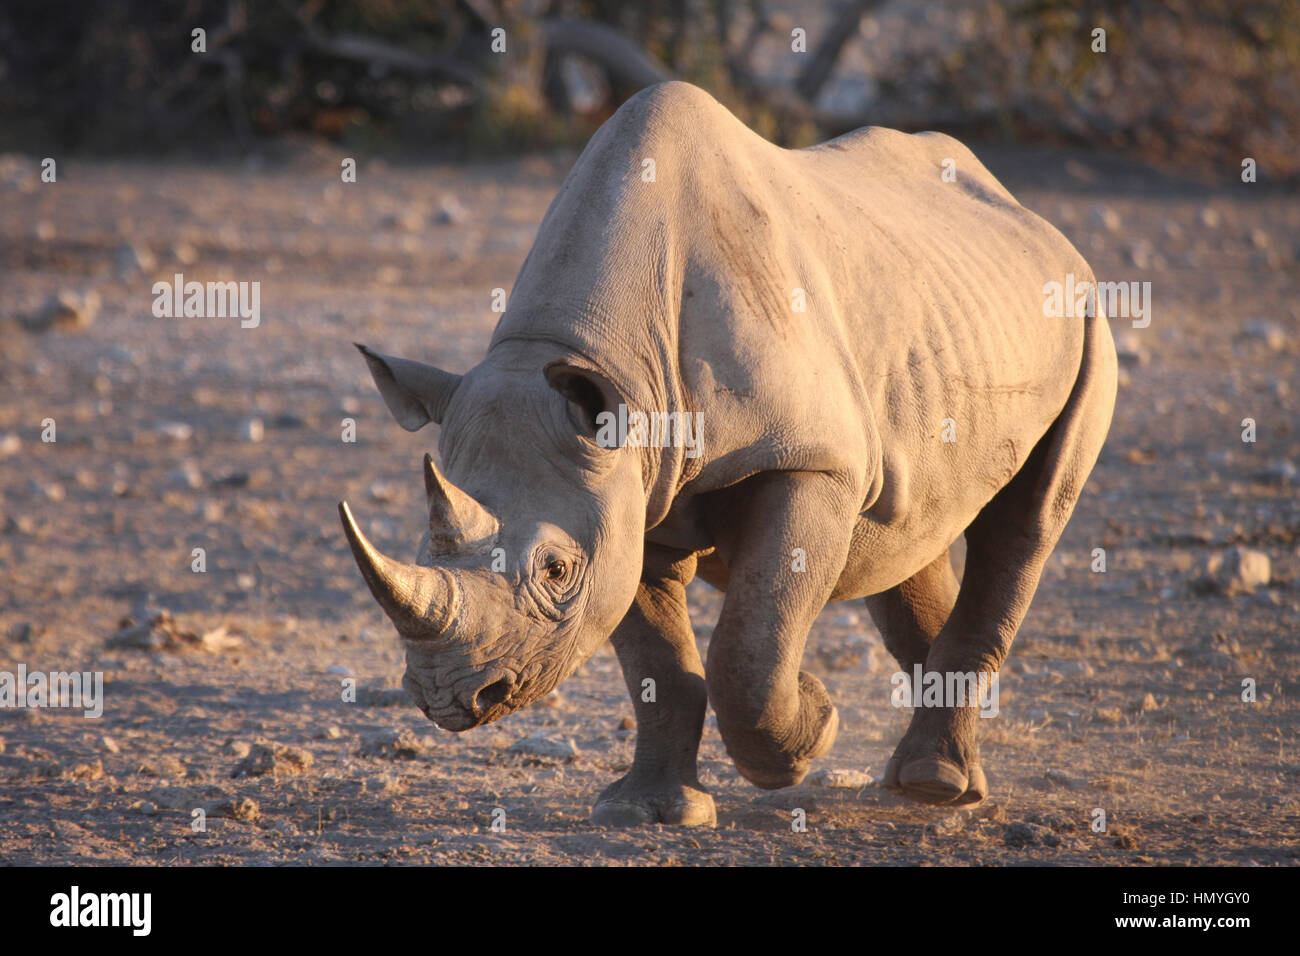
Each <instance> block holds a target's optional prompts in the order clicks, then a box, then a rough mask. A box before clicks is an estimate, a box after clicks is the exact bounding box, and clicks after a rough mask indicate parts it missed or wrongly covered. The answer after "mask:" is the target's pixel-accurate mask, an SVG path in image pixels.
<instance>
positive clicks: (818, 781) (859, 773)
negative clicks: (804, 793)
mask: <svg viewBox="0 0 1300 956" xmlns="http://www.w3.org/2000/svg"><path fill="white" fill-rule="evenodd" d="M808 782H809V783H811V784H812V785H813V786H815V787H827V788H829V789H831V790H862V789H863V788H865V787H869V786H871V773H870V769H869V768H868V769H865V770H840V769H830V768H828V769H826V770H818V771H817V772H816V773H814V774H813V775H812V776H810V777H809V778H808Z"/></svg>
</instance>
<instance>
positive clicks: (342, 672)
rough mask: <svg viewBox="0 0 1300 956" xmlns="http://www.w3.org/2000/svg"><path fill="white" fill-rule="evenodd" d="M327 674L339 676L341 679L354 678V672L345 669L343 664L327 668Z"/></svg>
mask: <svg viewBox="0 0 1300 956" xmlns="http://www.w3.org/2000/svg"><path fill="white" fill-rule="evenodd" d="M325 673H326V674H337V675H338V676H340V677H351V676H352V671H351V670H350V669H349V668H347V667H344V666H343V665H342V664H331V665H330V666H329V667H327V668H325Z"/></svg>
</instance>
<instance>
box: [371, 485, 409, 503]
mask: <svg viewBox="0 0 1300 956" xmlns="http://www.w3.org/2000/svg"><path fill="white" fill-rule="evenodd" d="M366 491H367V493H368V494H369V495H370V497H371V498H373V499H375V501H395V500H396V499H397V496H398V495H399V494H401V489H400V488H398V486H397V485H395V484H393V483H392V482H388V481H372V482H371V483H370V487H369V488H367V489H366Z"/></svg>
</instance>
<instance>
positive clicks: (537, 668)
mask: <svg viewBox="0 0 1300 956" xmlns="http://www.w3.org/2000/svg"><path fill="white" fill-rule="evenodd" d="M358 348H360V349H361V351H362V354H364V355H365V357H366V361H367V363H368V364H369V366H370V372H371V374H372V376H373V377H374V379H375V383H376V385H377V386H378V387H379V391H380V393H381V394H382V395H383V398H384V401H385V402H386V403H387V405H388V407H389V409H390V411H392V413H393V416H394V417H395V418H396V419H397V421H398V423H399V424H401V425H402V427H404V428H406V429H407V430H409V431H414V430H416V429H418V428H420V427H422V426H423V425H425V424H427V423H428V422H430V421H433V422H437V423H439V424H441V425H442V434H441V440H440V448H441V451H442V460H443V464H444V467H445V468H446V474H444V473H443V472H442V471H439V469H438V468H437V466H436V465H435V464H434V463H433V459H432V458H431V457H430V456H429V455H427V454H426V455H425V456H424V485H425V491H426V494H427V497H428V505H429V524H428V528H427V530H425V531H424V534H423V538H422V540H421V542H420V547H419V553H418V555H417V557H416V563H415V564H413V565H412V564H403V563H401V562H399V561H394V560H392V559H391V558H388V557H386V556H384V555H383V554H381V553H380V552H379V551H378V550H376V549H375V548H374V547H373V546H372V545H371V544H370V542H369V541H367V540H366V537H365V535H363V534H362V533H361V530H360V529H359V528H358V527H357V525H356V522H355V521H353V519H352V514H351V512H350V511H349V510H348V506H347V504H346V503H341V504H340V505H339V512H340V515H341V517H342V519H343V528H344V531H345V532H346V533H347V537H348V542H349V544H350V545H351V546H352V554H353V556H354V557H355V558H356V561H357V564H358V565H359V566H360V568H361V573H362V575H363V576H364V577H365V580H366V583H367V584H368V585H369V586H370V591H371V593H372V594H374V596H375V600H377V601H378V602H379V604H380V606H381V607H382V608H383V609H384V611H385V613H387V615H388V617H389V618H390V619H391V620H392V622H393V624H394V625H396V627H397V631H398V633H399V634H400V635H401V637H402V640H403V644H404V645H405V648H406V676H405V678H404V679H403V686H405V688H406V690H407V691H408V693H409V694H410V695H411V697H412V699H413V700H414V701H415V703H416V704H417V706H419V707H420V709H421V710H423V711H424V713H425V715H426V716H428V717H429V719H431V720H433V721H434V722H435V723H437V724H438V725H439V726H441V727H444V728H446V729H448V730H468V729H469V728H471V727H476V726H478V725H479V724H484V723H487V722H489V721H492V720H496V719H497V718H499V717H503V716H505V715H506V714H508V713H510V712H512V711H514V710H516V709H518V708H520V707H522V706H524V705H525V704H528V703H531V702H532V701H534V700H537V699H539V698H541V697H543V696H545V695H546V694H548V693H549V692H550V691H551V689H552V688H554V687H555V686H556V685H557V684H558V683H560V681H562V680H564V679H565V678H566V677H568V676H569V675H570V674H571V673H572V672H573V671H574V670H575V669H576V668H577V667H578V666H579V665H580V664H581V663H582V662H583V661H584V660H586V659H587V658H588V657H589V656H590V655H591V654H592V653H593V652H594V651H595V650H596V648H598V647H599V646H600V645H601V643H602V642H604V641H605V640H606V639H607V638H608V637H609V635H610V634H611V632H612V631H613V629H614V627H615V626H616V625H617V624H618V622H619V621H620V620H621V619H622V617H623V615H624V614H625V613H626V611H627V609H628V607H629V606H630V605H631V603H632V599H633V597H634V595H635V592H636V587H637V582H638V581H639V579H640V574H641V549H642V542H641V539H642V536H643V534H644V526H645V495H644V489H643V485H642V478H641V470H640V464H639V462H638V460H637V459H636V456H635V455H632V454H627V453H624V452H622V451H621V450H620V449H611V448H601V447H599V446H598V445H597V444H596V442H595V440H594V434H595V427H594V422H595V417H596V415H597V414H598V413H599V412H600V411H602V410H604V409H605V408H607V407H609V406H610V405H611V403H613V404H616V403H617V401H618V397H617V395H616V394H615V393H614V392H613V391H612V386H611V385H610V383H609V382H608V381H606V380H605V379H604V378H603V376H601V375H600V373H599V372H597V371H596V370H595V369H591V368H583V367H577V366H575V365H574V364H572V363H570V362H569V361H563V360H558V361H552V362H550V363H549V364H548V365H547V366H546V368H545V373H544V374H543V371H542V368H541V367H540V366H539V365H538V364H536V363H534V364H532V366H531V369H529V368H528V365H527V363H524V364H523V367H511V368H503V367H502V366H501V365H499V364H496V365H494V364H489V363H484V364H483V365H480V366H478V367H477V368H475V369H473V370H472V371H470V372H469V373H467V374H466V375H465V376H463V377H461V376H458V375H453V374H450V373H448V372H443V371H441V370H439V369H436V368H433V367H432V366H428V365H423V364H420V363H418V362H411V361H408V360H405V359H396V358H391V357H389V356H383V355H379V354H377V353H375V352H372V351H370V350H369V349H366V348H365V347H364V346H358Z"/></svg>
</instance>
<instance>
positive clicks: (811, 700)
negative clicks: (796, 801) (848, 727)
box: [723, 671, 840, 790]
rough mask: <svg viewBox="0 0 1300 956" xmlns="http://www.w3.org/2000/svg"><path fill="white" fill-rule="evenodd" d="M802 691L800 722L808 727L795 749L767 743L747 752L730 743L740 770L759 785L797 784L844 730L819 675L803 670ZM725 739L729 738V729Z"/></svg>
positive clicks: (775, 786)
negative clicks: (774, 747) (777, 747)
mask: <svg viewBox="0 0 1300 956" xmlns="http://www.w3.org/2000/svg"><path fill="white" fill-rule="evenodd" d="M799 691H800V694H799V697H800V700H799V703H800V712H801V716H803V717H804V718H805V719H803V720H801V723H800V726H801V727H804V728H807V730H806V732H805V733H804V734H803V735H801V736H802V737H803V741H801V742H800V743H797V744H796V745H795V746H794V747H793V748H791V749H792V750H793V752H789V751H786V750H779V751H778V750H775V749H773V748H768V747H763V748H753V751H754V752H751V753H747V752H746V751H745V750H742V749H740V748H735V749H734V750H733V748H732V747H731V745H730V744H728V748H727V749H728V752H729V753H730V754H731V760H732V763H733V764H735V767H736V771H737V772H738V773H739V774H740V775H741V776H742V777H744V778H745V779H746V780H748V781H749V782H750V783H752V784H753V785H754V786H756V787H760V788H762V789H764V790H779V789H781V788H782V787H793V786H795V785H797V784H798V783H800V782H801V781H802V780H803V778H804V777H805V776H807V774H808V770H809V768H810V766H811V763H812V761H813V760H815V759H816V758H818V757H824V756H825V755H826V754H828V753H830V751H831V747H833V746H834V745H835V737H836V736H837V735H838V734H839V732H840V712H839V711H838V710H836V709H835V705H834V704H832V703H831V699H830V695H828V694H827V693H826V688H825V687H823V686H822V682H821V681H819V680H818V679H817V678H816V677H813V676H812V675H811V674H807V673H805V672H803V671H800V672H799ZM723 739H724V741H725V740H726V739H727V738H726V734H725V733H724V735H723ZM756 757H758V758H761V759H755V758H756Z"/></svg>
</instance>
